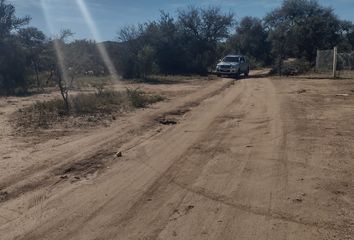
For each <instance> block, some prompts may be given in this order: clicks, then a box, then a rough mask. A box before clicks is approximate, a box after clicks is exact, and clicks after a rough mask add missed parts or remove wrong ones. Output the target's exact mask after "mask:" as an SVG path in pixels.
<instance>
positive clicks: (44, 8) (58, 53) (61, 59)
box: [41, 0, 68, 81]
mask: <svg viewBox="0 0 354 240" xmlns="http://www.w3.org/2000/svg"><path fill="white" fill-rule="evenodd" d="M41 7H42V11H43V14H44V18H45V20H46V23H47V26H48V29H49V31H50V33H51V34H52V35H55V33H54V27H53V25H52V22H51V21H50V16H49V9H48V4H47V2H46V0H41ZM53 45H54V49H55V54H56V57H57V60H58V64H59V70H60V72H61V75H62V77H63V80H64V81H67V79H68V74H67V71H66V69H65V64H64V63H65V58H64V51H63V49H62V48H61V45H60V43H59V41H58V40H54V41H53Z"/></svg>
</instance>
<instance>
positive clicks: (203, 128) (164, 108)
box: [0, 73, 354, 240]
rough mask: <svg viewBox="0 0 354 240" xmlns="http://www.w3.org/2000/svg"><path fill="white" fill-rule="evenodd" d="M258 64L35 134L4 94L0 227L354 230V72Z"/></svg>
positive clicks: (75, 235) (185, 235) (98, 231)
mask: <svg viewBox="0 0 354 240" xmlns="http://www.w3.org/2000/svg"><path fill="white" fill-rule="evenodd" d="M255 74H257V73H253V75H254V77H253V78H249V79H242V80H239V81H234V80H232V79H220V80H213V81H208V82H206V81H192V82H191V83H181V84H168V85H154V86H152V85H149V86H145V87H146V88H147V89H150V90H151V91H155V92H156V91H157V92H160V91H161V92H164V93H165V94H167V95H168V94H170V95H169V96H170V100H169V101H166V102H162V103H158V104H156V105H154V106H152V107H150V108H148V109H145V110H139V111H136V112H133V113H130V114H127V115H126V116H123V117H121V118H119V119H118V120H117V121H115V122H114V123H112V125H111V126H109V127H105V128H104V127H101V128H97V129H91V130H85V131H78V132H76V133H72V134H69V135H67V136H64V137H60V138H57V139H49V140H47V141H44V142H40V143H33V142H32V141H31V139H32V138H30V137H28V138H21V139H19V137H18V136H17V135H14V134H13V133H12V130H11V129H10V128H9V127H8V126H9V124H8V122H7V120H6V119H7V116H9V114H10V112H11V111H13V109H14V108H15V107H18V106H19V104H23V103H22V102H21V103H17V104H16V103H14V104H15V105H14V106H13V107H9V104H11V102H6V101H15V100H13V99H7V100H6V101H5V100H4V99H1V100H2V101H3V102H2V103H1V109H0V111H1V115H0V124H1V127H2V129H3V131H2V132H1V142H0V143H1V147H0V239H1V240H9V239H33V240H39V239H53V240H54V239H83V240H88V239H92V240H93V239H122V240H123V239H124V240H126V239H134V240H135V239H141V240H143V239H146V240H147V239H181V240H186V239H193V240H195V239H230V240H235V239H242V240H244V239H257V240H259V239H272V240H273V239H274V240H276V239H279V240H280V239H289V240H290V239H354V201H353V200H354V178H353V172H354V171H353V170H354V160H353V159H354V147H353V146H354V124H353V121H354V120H353V119H354V111H353V110H354V82H353V81H350V80H339V81H338V80H337V81H335V80H326V79H304V78H288V79H281V78H272V79H271V78H265V77H262V76H261V75H258V76H257V75H255ZM141 87H144V85H142V86H141ZM21 101H22V100H21ZM28 101H29V102H30V101H32V99H29V100H28ZM162 120H164V121H162ZM160 122H165V123H173V122H176V124H171V125H162V124H161V123H160ZM117 151H122V153H123V156H122V157H115V156H114V154H115V153H116V152H117Z"/></svg>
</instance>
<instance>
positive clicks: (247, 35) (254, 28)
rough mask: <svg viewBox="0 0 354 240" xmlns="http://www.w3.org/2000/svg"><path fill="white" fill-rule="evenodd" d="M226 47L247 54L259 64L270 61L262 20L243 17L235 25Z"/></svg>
mask: <svg viewBox="0 0 354 240" xmlns="http://www.w3.org/2000/svg"><path fill="white" fill-rule="evenodd" d="M228 49H229V50H231V51H233V52H239V53H241V54H244V55H247V56H248V57H249V58H250V59H252V60H253V61H254V62H257V63H259V64H261V65H267V64H269V63H270V43H269V41H268V33H267V32H266V30H265V28H264V26H263V24H262V20H261V19H259V18H254V17H244V18H243V19H241V21H240V23H239V25H238V26H237V27H236V33H235V35H233V36H232V37H231V38H230V39H229V41H228Z"/></svg>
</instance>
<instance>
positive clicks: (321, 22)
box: [264, 0, 341, 71]
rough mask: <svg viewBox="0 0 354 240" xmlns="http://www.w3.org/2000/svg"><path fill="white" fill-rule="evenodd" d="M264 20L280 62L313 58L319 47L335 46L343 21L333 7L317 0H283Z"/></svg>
mask: <svg viewBox="0 0 354 240" xmlns="http://www.w3.org/2000/svg"><path fill="white" fill-rule="evenodd" d="M264 20H265V25H266V27H267V29H268V30H269V40H270V41H271V42H272V49H273V53H274V54H275V58H277V59H278V61H280V62H281V61H282V60H283V59H284V58H285V57H297V58H305V59H307V60H308V61H310V62H314V60H315V58H316V50H317V49H329V48H332V47H334V46H335V45H337V44H338V43H339V41H340V31H341V21H340V20H339V19H338V18H337V16H336V15H335V14H334V13H333V10H332V9H331V8H328V7H323V6H321V5H320V4H319V3H318V1H316V0H284V1H283V3H282V5H281V6H280V7H279V8H276V9H275V10H273V11H271V12H270V13H268V14H267V16H266V17H265V19H264ZM278 66H279V67H280V66H281V63H279V65H278ZM279 71H280V69H279Z"/></svg>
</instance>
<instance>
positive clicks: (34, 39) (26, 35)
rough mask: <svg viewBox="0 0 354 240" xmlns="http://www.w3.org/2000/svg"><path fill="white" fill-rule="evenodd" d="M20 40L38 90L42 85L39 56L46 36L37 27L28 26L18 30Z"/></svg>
mask: <svg viewBox="0 0 354 240" xmlns="http://www.w3.org/2000/svg"><path fill="white" fill-rule="evenodd" d="M18 37H19V39H20V42H21V44H22V46H23V48H24V50H25V51H26V55H27V61H28V64H29V65H30V66H31V67H32V69H33V71H34V73H35V76H36V84H37V88H38V90H39V89H40V88H41V87H42V86H41V82H40V79H39V73H40V70H41V69H40V67H41V66H40V65H41V57H42V53H43V51H44V46H45V45H44V44H45V41H46V36H45V35H44V33H43V32H42V31H40V30H39V29H37V28H34V27H29V28H24V29H20V30H19V31H18Z"/></svg>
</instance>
